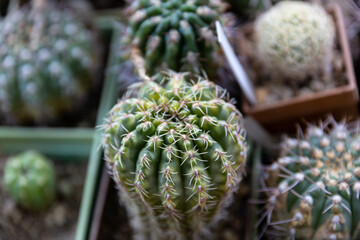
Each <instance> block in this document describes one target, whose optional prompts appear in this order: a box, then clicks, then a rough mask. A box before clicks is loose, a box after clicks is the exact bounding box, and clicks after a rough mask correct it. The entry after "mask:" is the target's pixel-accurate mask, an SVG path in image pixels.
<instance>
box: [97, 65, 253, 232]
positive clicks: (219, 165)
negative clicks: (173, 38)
mask: <svg viewBox="0 0 360 240" xmlns="http://www.w3.org/2000/svg"><path fill="white" fill-rule="evenodd" d="M189 78H190V77H189V76H188V75H186V74H184V73H174V72H170V73H169V74H168V75H167V76H166V77H165V79H164V80H163V81H161V84H158V83H156V82H155V81H150V82H144V83H141V84H138V85H139V86H133V87H132V88H133V90H132V93H133V94H135V97H134V98H130V97H128V98H125V99H123V100H121V101H120V102H119V103H118V104H116V105H115V106H114V107H113V109H112V110H111V111H110V113H109V115H108V118H107V120H106V123H105V125H104V129H105V131H104V135H103V136H104V137H103V147H104V150H105V160H106V162H107V164H108V166H109V168H110V169H112V174H113V177H114V180H115V182H116V183H117V186H118V187H119V189H120V193H121V196H122V198H123V199H125V200H124V201H125V202H126V205H127V206H128V209H129V210H128V211H129V212H130V214H131V215H134V216H135V217H137V218H134V219H137V220H136V221H139V222H140V223H141V225H140V226H141V228H140V229H138V231H135V232H141V231H142V234H144V235H145V236H151V237H149V238H150V239H167V238H170V239H185V238H187V237H190V238H192V237H194V238H195V237H196V236H201V234H203V233H204V232H205V231H206V229H207V227H209V225H210V223H211V222H212V220H214V219H215V218H216V216H220V215H219V213H221V208H222V206H223V205H224V204H225V203H226V202H227V199H229V196H230V193H231V192H232V191H233V190H234V189H235V188H236V185H237V183H238V182H239V181H240V180H241V178H242V171H243V170H244V164H245V157H246V153H245V141H244V129H243V127H242V116H241V114H240V113H239V112H238V111H237V110H236V108H235V107H234V106H233V105H232V104H231V103H229V102H227V101H226V99H225V96H226V93H225V92H224V91H223V90H222V89H220V88H219V87H218V86H216V85H215V84H214V83H212V82H209V81H208V80H204V79H202V78H201V77H199V79H198V81H197V83H191V84H190V83H188V81H186V80H189V81H190V80H194V79H189ZM134 89H135V90H134ZM135 224H136V222H135V220H133V225H135ZM134 227H135V226H134ZM140 239H141V238H140Z"/></svg>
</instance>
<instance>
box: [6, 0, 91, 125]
mask: <svg viewBox="0 0 360 240" xmlns="http://www.w3.org/2000/svg"><path fill="white" fill-rule="evenodd" d="M96 59H97V51H96V47H95V39H94V36H93V34H92V32H91V31H90V29H88V28H87V27H86V26H85V24H84V23H83V22H81V21H80V19H79V18H77V17H76V16H75V15H74V13H73V12H72V11H70V10H69V11H64V10H61V9H59V8H57V7H56V6H55V5H52V4H50V3H47V2H46V1H41V0H34V1H32V4H31V5H30V4H26V5H24V6H21V7H18V8H15V7H14V8H12V9H11V11H10V12H9V13H8V15H7V16H6V17H5V18H4V19H3V20H2V21H1V22H0V119H2V120H4V121H6V122H9V123H23V122H49V121H51V120H54V119H56V118H57V117H58V116H59V115H60V114H61V113H63V112H64V111H67V110H70V109H72V108H73V107H74V106H77V105H80V104H79V102H80V101H81V100H82V99H83V98H84V97H85V94H86V92H87V90H88V89H89V88H90V87H91V86H92V85H93V82H94V78H93V73H94V70H95V66H96V61H97V60H96Z"/></svg>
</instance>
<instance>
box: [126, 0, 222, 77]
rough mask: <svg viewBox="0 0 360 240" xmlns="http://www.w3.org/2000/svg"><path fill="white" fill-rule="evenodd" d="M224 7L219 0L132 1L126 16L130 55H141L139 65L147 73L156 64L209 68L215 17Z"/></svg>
mask: <svg viewBox="0 0 360 240" xmlns="http://www.w3.org/2000/svg"><path fill="white" fill-rule="evenodd" d="M224 8H225V5H224V3H222V2H221V0H196V1H192V0H180V1H179V0H170V1H167V0H156V1H151V0H137V1H135V3H134V4H133V6H132V9H133V12H134V13H133V15H132V16H131V17H130V20H129V25H130V30H129V32H130V34H131V38H132V48H133V52H134V54H133V56H139V57H141V58H144V62H143V63H142V64H141V65H143V66H140V67H142V68H143V69H144V71H145V72H146V73H147V74H148V75H152V74H154V72H155V71H156V70H158V69H159V67H160V68H162V69H168V68H169V69H172V70H174V71H179V70H181V71H188V70H192V71H195V72H197V73H199V72H200V69H202V68H205V70H207V69H206V67H207V68H211V67H210V66H209V63H211V59H213V55H214V52H215V50H216V49H217V44H216V36H215V32H214V28H215V20H216V19H218V18H219V13H220V12H222V11H223V10H224ZM134 62H138V61H134Z"/></svg>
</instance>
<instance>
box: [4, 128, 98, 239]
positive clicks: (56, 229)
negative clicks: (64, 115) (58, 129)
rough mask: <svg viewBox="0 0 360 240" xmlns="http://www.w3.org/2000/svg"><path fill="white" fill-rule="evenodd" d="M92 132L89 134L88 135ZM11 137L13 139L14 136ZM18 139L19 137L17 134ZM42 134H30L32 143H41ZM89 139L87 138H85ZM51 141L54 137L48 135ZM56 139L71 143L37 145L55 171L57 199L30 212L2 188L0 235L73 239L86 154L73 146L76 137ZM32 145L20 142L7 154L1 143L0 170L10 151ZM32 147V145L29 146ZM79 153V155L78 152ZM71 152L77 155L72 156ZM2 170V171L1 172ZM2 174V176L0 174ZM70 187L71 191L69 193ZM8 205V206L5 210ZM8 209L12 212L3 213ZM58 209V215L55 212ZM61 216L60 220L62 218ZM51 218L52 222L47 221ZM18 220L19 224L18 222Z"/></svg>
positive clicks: (18, 151)
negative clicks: (60, 147)
mask: <svg viewBox="0 0 360 240" xmlns="http://www.w3.org/2000/svg"><path fill="white" fill-rule="evenodd" d="M91 136H92V134H90V135H89V138H91ZM15 139H16V137H13V138H12V140H15ZM18 139H19V141H20V142H22V141H23V139H22V138H18ZM43 140H45V138H42V137H39V138H36V137H33V141H34V143H39V144H40V143H43ZM87 141H88V142H90V141H89V140H88V139H87ZM50 142H53V139H51V138H50ZM57 142H58V143H59V144H60V145H62V143H65V142H66V144H68V145H71V144H72V145H73V146H74V147H73V148H68V149H67V150H66V151H65V150H64V151H57V150H55V151H53V150H46V149H45V150H46V151H42V150H41V149H42V148H39V149H36V150H38V151H39V152H41V153H42V154H44V155H45V156H46V157H47V158H48V159H49V160H51V162H52V163H53V165H54V170H55V174H56V183H57V184H56V189H57V193H56V196H57V197H56V199H55V201H54V202H53V203H52V204H51V205H50V207H49V208H48V209H46V211H41V212H32V211H27V210H26V209H23V208H21V207H18V206H16V205H15V204H14V203H15V202H14V200H12V198H11V197H10V196H8V193H7V192H6V191H5V190H4V189H3V188H1V193H0V202H1V204H0V206H1V207H0V211H1V214H0V239H4V240H7V239H8V240H13V239H54V240H60V239H72V238H73V237H74V236H75V233H76V227H75V224H76V221H77V219H78V211H79V209H80V202H81V189H82V186H83V184H84V180H85V179H84V177H85V174H86V171H85V170H86V165H87V158H88V154H89V152H88V153H87V155H86V154H85V152H84V153H81V154H79V151H77V150H76V149H75V147H76V146H78V145H79V139H76V138H73V137H72V136H71V137H69V138H66V137H63V138H62V139H61V141H60V140H59V139H58V140H57ZM33 146H35V145H31V146H27V145H24V144H20V146H18V147H17V149H16V150H15V149H14V151H13V152H12V151H11V152H12V153H11V154H10V153H9V154H8V153H4V151H3V148H2V146H1V147H0V151H1V154H0V168H1V169H2V170H3V169H4V166H5V164H6V162H5V160H6V159H7V158H8V157H9V156H11V155H12V154H16V153H20V152H23V151H27V150H29V149H30V147H31V148H32V147H33ZM32 149H33V148H32ZM80 155H81V156H80ZM73 156H77V157H76V158H74V157H73ZM1 174H2V173H1ZM1 178H2V177H1ZM69 191H70V192H71V193H69ZM6 209H11V210H6ZM9 211H11V213H6V212H9ZM59 213H60V215H58V214H59ZM61 219H62V220H61ZM50 222H52V223H50ZM19 224H21V226H18V225H19Z"/></svg>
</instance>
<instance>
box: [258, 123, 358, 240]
mask: <svg viewBox="0 0 360 240" xmlns="http://www.w3.org/2000/svg"><path fill="white" fill-rule="evenodd" d="M359 156H360V138H359V124H358V123H356V124H350V125H346V124H345V123H337V122H336V121H335V120H334V119H333V118H329V119H327V120H326V121H325V122H324V123H323V124H321V125H319V126H316V125H309V126H308V128H307V131H306V133H305V134H299V136H298V138H287V139H286V140H285V141H284V144H283V145H282V155H281V157H280V158H279V159H278V160H277V161H276V162H275V163H273V164H272V165H271V166H270V167H268V169H267V170H268V173H269V181H268V186H267V187H266V188H265V189H264V191H265V192H266V193H267V195H268V200H267V210H266V212H265V213H264V215H263V216H262V218H261V219H264V218H265V219H266V222H267V226H268V230H267V234H268V235H270V236H272V237H274V236H278V238H277V239H288V238H289V237H290V238H291V239H317V240H320V239H321V240H324V239H328V240H335V239H359V227H360V226H359V223H360V199H359V197H360V161H359V159H360V158H359Z"/></svg>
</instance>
